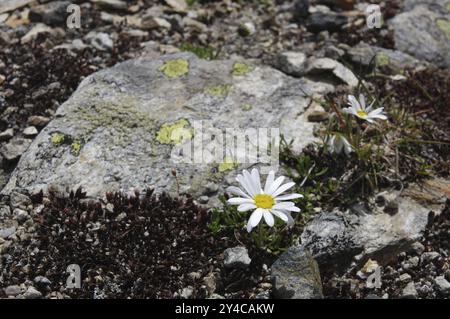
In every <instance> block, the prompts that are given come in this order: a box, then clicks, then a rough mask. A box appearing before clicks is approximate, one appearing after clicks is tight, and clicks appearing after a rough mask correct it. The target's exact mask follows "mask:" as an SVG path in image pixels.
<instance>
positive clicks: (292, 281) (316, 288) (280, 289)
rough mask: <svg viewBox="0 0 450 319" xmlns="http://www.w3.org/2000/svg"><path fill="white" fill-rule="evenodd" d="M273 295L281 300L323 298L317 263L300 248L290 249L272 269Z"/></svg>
mask: <svg viewBox="0 0 450 319" xmlns="http://www.w3.org/2000/svg"><path fill="white" fill-rule="evenodd" d="M271 276H272V281H273V294H274V297H275V298H280V299H320V298H323V293H322V280H321V279H320V272H319V267H318V265H317V262H316V261H315V260H314V258H313V257H312V256H311V254H310V253H309V252H308V251H307V250H305V249H304V248H302V247H300V246H293V247H290V248H289V249H288V250H287V252H285V253H283V254H282V255H281V256H280V258H279V259H278V260H277V261H275V263H274V264H273V265H272V268H271Z"/></svg>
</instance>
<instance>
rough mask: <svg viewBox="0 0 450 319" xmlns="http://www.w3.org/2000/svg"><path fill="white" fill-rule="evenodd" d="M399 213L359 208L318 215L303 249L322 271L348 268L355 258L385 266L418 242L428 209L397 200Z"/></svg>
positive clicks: (305, 234) (305, 236) (304, 237)
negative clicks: (392, 213)
mask: <svg viewBox="0 0 450 319" xmlns="http://www.w3.org/2000/svg"><path fill="white" fill-rule="evenodd" d="M397 203H398V212H397V213H396V214H394V215H390V214H386V213H385V212H383V211H382V210H381V209H378V208H373V209H372V210H368V209H365V208H363V207H362V206H360V205H358V206H355V207H353V208H352V209H350V210H348V211H346V212H340V211H337V210H336V211H333V212H326V213H321V214H319V215H318V216H317V217H315V218H314V219H313V220H312V221H311V222H310V223H309V224H308V225H307V226H306V227H305V229H304V231H303V233H302V235H301V242H302V245H303V246H304V247H305V248H307V249H308V250H309V251H310V252H311V253H312V255H313V256H314V257H315V258H316V259H317V261H318V263H319V265H320V267H321V269H322V270H325V269H328V270H330V269H339V268H341V267H343V266H347V265H348V264H349V263H350V262H351V261H352V260H353V259H354V257H355V256H357V257H358V258H357V259H358V260H360V261H361V263H362V264H363V263H364V262H365V261H366V260H368V258H372V259H374V260H377V261H378V262H379V263H381V264H386V263H387V262H389V261H391V260H392V258H395V257H396V255H397V254H398V253H400V252H402V251H404V250H407V249H408V247H409V246H410V245H412V243H413V242H414V241H416V240H417V239H419V238H420V236H421V235H422V233H423V231H424V230H425V228H426V225H427V222H428V213H429V209H427V208H425V207H423V206H421V205H420V204H418V203H417V202H415V201H413V200H411V199H409V198H403V197H400V198H398V199H397Z"/></svg>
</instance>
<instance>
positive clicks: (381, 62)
mask: <svg viewBox="0 0 450 319" xmlns="http://www.w3.org/2000/svg"><path fill="white" fill-rule="evenodd" d="M347 54H348V56H349V60H350V61H351V62H352V63H354V64H357V65H360V66H363V67H366V68H367V67H374V66H375V65H376V66H377V67H379V68H383V69H386V70H388V71H391V72H393V73H398V72H401V71H403V70H404V69H406V68H412V69H416V68H421V67H424V66H425V65H426V64H427V63H424V61H419V60H417V59H416V58H414V57H412V56H411V55H409V54H406V53H404V52H401V51H396V50H390V49H385V48H381V47H377V46H372V45H369V44H366V43H364V42H361V43H359V44H358V45H356V46H354V47H352V48H351V49H350V50H349V51H348V52H347Z"/></svg>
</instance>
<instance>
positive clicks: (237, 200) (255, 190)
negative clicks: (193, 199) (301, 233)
mask: <svg viewBox="0 0 450 319" xmlns="http://www.w3.org/2000/svg"><path fill="white" fill-rule="evenodd" d="M236 180H237V181H238V182H239V184H241V186H242V188H243V189H244V190H242V189H240V188H239V187H235V186H230V187H229V188H228V189H227V191H228V192H230V193H232V194H234V195H238V196H240V197H233V198H230V199H229V200H228V203H229V204H232V205H239V206H238V208H237V209H238V211H240V212H245V211H248V210H254V212H253V213H252V214H251V216H250V218H249V220H248V223H247V231H248V232H251V230H252V229H253V228H254V227H256V226H257V225H258V224H259V222H260V221H261V218H262V217H264V221H265V222H266V224H267V225H269V226H270V227H272V226H273V225H274V223H275V220H274V218H273V216H276V217H278V218H280V219H281V220H283V221H284V222H286V223H287V224H288V225H292V224H293V223H294V219H293V218H292V216H291V212H299V211H300V208H298V207H296V206H295V204H294V203H293V202H290V201H288V200H291V199H296V198H301V197H303V195H301V194H295V193H294V194H286V195H282V193H284V192H285V191H287V190H288V189H290V188H291V187H293V186H294V185H295V183H293V182H289V183H286V184H283V185H281V183H283V181H284V176H280V177H278V178H277V179H275V173H274V172H273V171H270V172H269V174H268V175H267V179H266V184H265V186H264V189H262V187H261V182H260V178H259V172H258V170H257V169H255V168H254V169H253V170H252V172H251V174H250V173H249V172H248V171H247V170H244V171H243V175H241V174H239V175H238V176H237V177H236Z"/></svg>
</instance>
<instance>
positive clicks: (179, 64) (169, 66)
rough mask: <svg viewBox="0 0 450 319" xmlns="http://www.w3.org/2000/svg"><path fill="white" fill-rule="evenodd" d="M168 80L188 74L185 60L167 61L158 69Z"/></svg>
mask: <svg viewBox="0 0 450 319" xmlns="http://www.w3.org/2000/svg"><path fill="white" fill-rule="evenodd" d="M159 71H161V72H163V73H164V74H165V75H166V76H168V77H169V78H178V77H180V76H182V75H185V74H186V73H188V72H189V62H188V61H187V60H185V59H175V60H170V61H167V62H166V63H164V64H163V66H161V67H160V68H159Z"/></svg>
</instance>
